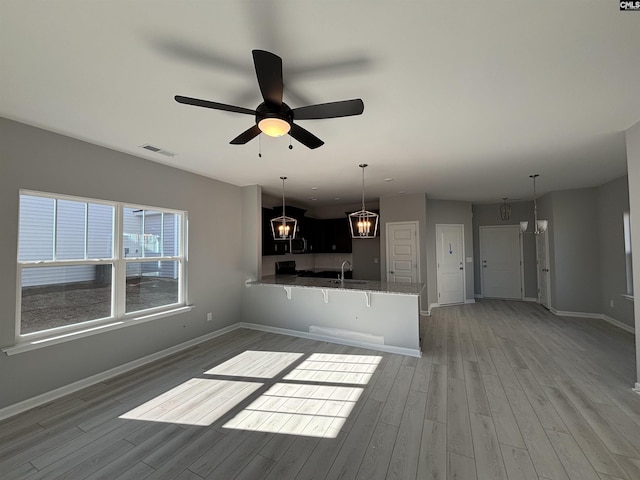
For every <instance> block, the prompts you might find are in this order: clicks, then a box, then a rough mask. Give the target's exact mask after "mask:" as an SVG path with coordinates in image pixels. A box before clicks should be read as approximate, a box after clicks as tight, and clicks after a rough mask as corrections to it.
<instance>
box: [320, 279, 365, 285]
mask: <svg viewBox="0 0 640 480" xmlns="http://www.w3.org/2000/svg"><path fill="white" fill-rule="evenodd" d="M327 283H331V284H333V285H341V284H346V285H364V284H365V283H367V281H366V280H350V279H348V278H347V279H345V280H344V281H342V280H338V279H336V280H327Z"/></svg>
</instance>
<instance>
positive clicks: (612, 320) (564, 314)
mask: <svg viewBox="0 0 640 480" xmlns="http://www.w3.org/2000/svg"><path fill="white" fill-rule="evenodd" d="M549 311H550V312H551V313H553V314H554V315H557V316H559V317H574V318H594V319H596V320H604V321H605V322H608V323H610V324H611V325H614V326H616V327H618V328H621V329H623V330H625V331H627V332H629V333H636V329H635V328H634V327H632V326H630V325H627V324H626V323H622V322H621V321H620V320H616V319H615V318H611V317H609V316H608V315H605V314H603V313H587V312H567V311H563V310H556V309H555V308H553V307H551V308H549Z"/></svg>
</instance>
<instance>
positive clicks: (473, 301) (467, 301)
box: [464, 298, 476, 303]
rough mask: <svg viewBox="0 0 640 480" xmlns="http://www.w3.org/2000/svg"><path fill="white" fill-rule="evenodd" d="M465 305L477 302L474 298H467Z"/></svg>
mask: <svg viewBox="0 0 640 480" xmlns="http://www.w3.org/2000/svg"><path fill="white" fill-rule="evenodd" d="M464 303H476V301H475V300H474V299H473V298H467V299H466V300H465V301H464Z"/></svg>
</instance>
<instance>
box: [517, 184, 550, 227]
mask: <svg viewBox="0 0 640 480" xmlns="http://www.w3.org/2000/svg"><path fill="white" fill-rule="evenodd" d="M539 176H540V175H538V174H537V173H536V174H534V175H529V178H532V179H533V232H527V227H528V226H529V222H527V221H523V222H520V231H521V232H522V233H533V234H534V235H540V234H541V233H544V232H546V231H547V227H548V226H549V222H548V221H547V220H538V203H537V202H536V178H538V177H539Z"/></svg>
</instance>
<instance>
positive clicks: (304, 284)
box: [247, 275, 425, 295]
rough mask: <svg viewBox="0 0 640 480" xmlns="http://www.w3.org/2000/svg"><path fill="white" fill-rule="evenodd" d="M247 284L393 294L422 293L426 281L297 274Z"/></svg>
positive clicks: (273, 276) (269, 276)
mask: <svg viewBox="0 0 640 480" xmlns="http://www.w3.org/2000/svg"><path fill="white" fill-rule="evenodd" d="M247 285H249V286H250V285H267V286H269V285H270V286H279V287H295V288H320V289H330V290H354V291H360V292H370V293H388V294H392V295H420V292H422V290H423V289H424V287H425V284H424V283H396V282H380V281H373V280H350V279H346V280H344V281H342V282H341V281H340V280H337V279H332V278H317V277H298V276H296V275H278V276H276V275H268V276H265V277H262V279H261V280H256V281H253V282H247Z"/></svg>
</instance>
